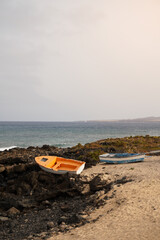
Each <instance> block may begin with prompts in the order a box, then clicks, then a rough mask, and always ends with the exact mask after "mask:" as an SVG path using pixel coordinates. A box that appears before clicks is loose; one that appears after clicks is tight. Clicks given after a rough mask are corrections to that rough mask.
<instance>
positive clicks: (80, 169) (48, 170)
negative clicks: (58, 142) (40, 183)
mask: <svg viewBox="0 0 160 240" xmlns="http://www.w3.org/2000/svg"><path fill="white" fill-rule="evenodd" d="M39 166H40V168H41V169H42V170H44V171H46V172H49V173H54V174H66V173H69V174H77V175H78V174H80V173H81V172H82V171H83V169H84V167H85V164H83V165H81V166H80V167H79V169H78V170H77V171H67V170H58V171H55V170H53V169H51V168H45V167H43V166H41V165H39Z"/></svg>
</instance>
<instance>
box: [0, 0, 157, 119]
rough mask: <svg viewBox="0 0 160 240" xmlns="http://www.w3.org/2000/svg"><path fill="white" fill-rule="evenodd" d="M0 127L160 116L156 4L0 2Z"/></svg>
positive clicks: (145, 0) (138, 0) (134, 0)
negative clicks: (16, 123) (8, 123)
mask: <svg viewBox="0 0 160 240" xmlns="http://www.w3.org/2000/svg"><path fill="white" fill-rule="evenodd" d="M0 110H1V111H0V120H1V121H5V120H6V121H12V120H19V121H20V120H25V121H28V120H30V121H33V120H34V121H36V120H38V121H74V120H105V119H126V118H138V117H147V116H160V1H158V0H129V1H128V0H121V1H120V0H81V1H76V0H58V1H56V0H45V1H44V0H7V1H6V0H1V1H0Z"/></svg>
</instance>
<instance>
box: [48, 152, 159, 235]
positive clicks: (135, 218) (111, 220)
mask: <svg viewBox="0 0 160 240" xmlns="http://www.w3.org/2000/svg"><path fill="white" fill-rule="evenodd" d="M85 171H86V172H87V173H98V172H105V173H106V172H107V173H108V174H111V175H112V174H117V175H119V176H122V177H123V176H127V177H131V178H132V179H133V180H134V181H132V182H128V183H126V184H124V185H123V184H120V185H119V186H117V185H115V187H114V192H115V197H114V198H111V199H109V200H108V201H107V204H106V205H105V206H103V207H101V208H99V209H98V210H95V211H94V212H93V213H92V214H91V220H92V221H91V223H89V224H86V225H84V226H81V227H79V228H76V229H73V230H71V231H70V232H68V233H59V234H58V235H53V236H52V237H50V238H49V240H53V239H54V240H62V239H63V240H78V239H85V240H101V239H103V240H105V239H109V240H128V239H130V240H143V239H145V240H146V239H148V240H150V239H152V240H159V239H160V157H149V158H147V159H145V161H144V162H141V163H135V164H124V165H104V164H99V165H97V166H95V167H92V168H91V169H87V170H85ZM85 171H84V174H85ZM96 219H98V220H96Z"/></svg>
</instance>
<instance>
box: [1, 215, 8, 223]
mask: <svg viewBox="0 0 160 240" xmlns="http://www.w3.org/2000/svg"><path fill="white" fill-rule="evenodd" d="M8 220H9V218H8V217H2V216H0V221H1V222H6V221H8Z"/></svg>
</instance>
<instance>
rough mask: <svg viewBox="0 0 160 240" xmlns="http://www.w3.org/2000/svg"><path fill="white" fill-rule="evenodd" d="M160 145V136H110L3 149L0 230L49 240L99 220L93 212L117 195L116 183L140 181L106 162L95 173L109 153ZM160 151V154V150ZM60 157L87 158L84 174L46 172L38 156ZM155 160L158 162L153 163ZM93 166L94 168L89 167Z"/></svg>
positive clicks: (9, 236) (14, 236)
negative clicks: (68, 143)
mask: <svg viewBox="0 0 160 240" xmlns="http://www.w3.org/2000/svg"><path fill="white" fill-rule="evenodd" d="M158 149H160V138H159V137H150V136H146V137H130V138H123V139H106V140H101V141H97V142H94V143H89V144H86V145H84V146H82V145H81V144H78V145H76V146H74V147H72V148H56V147H52V146H48V145H44V146H43V147H41V148H39V147H29V148H27V149H22V148H15V149H11V150H9V151H4V152H0V231H1V237H2V239H4V240H6V239H16V240H20V239H47V238H49V237H50V236H51V234H53V233H59V232H67V231H70V230H71V229H74V228H77V227H79V226H82V225H85V224H88V223H92V222H95V221H96V220H98V218H99V217H97V219H92V218H91V217H90V216H91V213H93V212H94V211H95V210H96V209H99V208H101V207H102V206H104V205H105V204H106V203H107V202H108V201H109V200H110V199H114V198H115V186H120V185H124V184H126V183H129V182H131V181H133V180H134V177H132V176H131V175H128V174H126V173H125V174H119V173H118V174H117V173H116V172H115V173H114V172H112V173H109V172H108V171H106V167H105V166H103V167H102V168H101V170H100V171H99V172H97V173H96V172H94V171H90V169H94V167H93V166H96V165H97V164H98V162H99V160H98V156H99V154H101V153H104V152H124V151H126V152H127V151H128V152H142V151H143V152H149V151H153V150H158ZM155 154H158V153H155ZM40 155H57V156H64V157H68V158H73V159H78V160H84V161H86V170H85V171H84V172H83V173H82V174H81V175H80V176H71V175H54V174H50V173H47V172H45V171H42V170H41V169H40V168H39V166H37V164H36V163H35V161H34V158H35V157H36V156H40ZM153 164H154V163H153ZM87 169H88V170H87Z"/></svg>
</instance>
